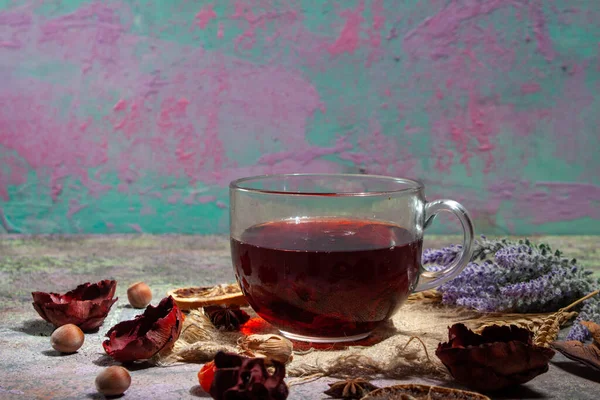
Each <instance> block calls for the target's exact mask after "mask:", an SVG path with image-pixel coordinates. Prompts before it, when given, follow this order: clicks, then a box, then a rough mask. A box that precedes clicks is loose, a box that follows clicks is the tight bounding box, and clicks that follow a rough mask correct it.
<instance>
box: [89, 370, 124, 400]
mask: <svg viewBox="0 0 600 400" xmlns="http://www.w3.org/2000/svg"><path fill="white" fill-rule="evenodd" d="M129 385H131V375H129V371H127V370H126V369H125V368H123V367H119V366H117V365H114V366H112V367H108V368H106V369H105V370H104V371H102V372H100V373H99V374H98V376H96V389H97V390H98V392H100V393H102V394H103V395H105V396H119V395H121V394H123V393H125V391H126V390H127V389H129Z"/></svg>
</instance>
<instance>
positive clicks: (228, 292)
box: [167, 283, 248, 310]
mask: <svg viewBox="0 0 600 400" xmlns="http://www.w3.org/2000/svg"><path fill="white" fill-rule="evenodd" d="M167 295H168V296H171V297H173V300H175V303H177V306H178V307H179V308H180V309H182V310H193V309H195V308H200V307H206V306H214V305H227V306H233V305H237V306H247V305H248V302H247V301H246V298H245V297H244V295H243V294H242V290H241V289H240V287H239V285H238V284H237V283H229V284H220V285H216V286H211V287H184V288H179V289H173V290H170V291H169V292H167Z"/></svg>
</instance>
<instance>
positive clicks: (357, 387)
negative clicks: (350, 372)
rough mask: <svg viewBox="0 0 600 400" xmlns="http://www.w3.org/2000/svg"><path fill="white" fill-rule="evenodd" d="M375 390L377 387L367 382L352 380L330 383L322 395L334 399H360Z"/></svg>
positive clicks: (360, 379)
mask: <svg viewBox="0 0 600 400" xmlns="http://www.w3.org/2000/svg"><path fill="white" fill-rule="evenodd" d="M375 389H378V387H377V386H375V385H373V384H372V383H370V382H369V381H367V380H365V379H363V378H354V379H346V380H345V381H338V382H333V383H330V384H329V389H327V390H326V391H325V392H323V393H325V394H326V395H328V396H330V397H333V398H334V399H360V398H362V397H364V396H366V395H367V393H369V392H371V391H373V390H375Z"/></svg>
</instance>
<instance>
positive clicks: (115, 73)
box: [0, 0, 600, 235]
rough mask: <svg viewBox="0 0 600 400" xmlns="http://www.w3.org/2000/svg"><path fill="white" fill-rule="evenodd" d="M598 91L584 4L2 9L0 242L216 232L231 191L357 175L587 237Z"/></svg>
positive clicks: (506, 224)
mask: <svg viewBox="0 0 600 400" xmlns="http://www.w3.org/2000/svg"><path fill="white" fill-rule="evenodd" d="M599 93H600V2H598V1H592V0H590V1H584V0H578V1H567V0H422V1H417V0H413V1H389V0H385V1H384V0H370V1H367V0H365V1H349V0H345V1H341V0H339V1H318V0H287V1H264V0H247V1H233V0H232V1H223V0H218V1H217V0H216V1H184V0H173V1H161V0H146V1H96V2H93V1H82V0H63V1H59V0H55V1H48V0H47V1H43V0H15V1H7V0H0V233H135V232H144V233H200V234H209V233H224V232H226V231H227V229H228V191H227V185H228V183H229V181H230V180H232V179H234V178H238V177H242V176H246V175H254V174H268V173H283V172H350V173H372V174H384V175H393V176H402V177H413V178H418V179H421V180H423V181H424V182H425V184H426V186H427V190H426V193H427V196H428V198H430V199H433V198H441V197H444V198H453V199H455V200H458V201H460V202H462V203H463V204H464V205H465V206H466V207H467V208H468V209H469V210H470V212H471V214H472V215H473V217H474V220H475V224H476V227H477V230H478V231H479V232H480V233H490V234H507V233H512V234H527V235H530V234H537V233H540V234H544V233H545V234H548V233H556V234H600V128H599V126H600V94H599ZM438 230H440V231H441V230H451V226H450V225H448V226H444V225H438Z"/></svg>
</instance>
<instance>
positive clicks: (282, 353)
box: [238, 334, 294, 365]
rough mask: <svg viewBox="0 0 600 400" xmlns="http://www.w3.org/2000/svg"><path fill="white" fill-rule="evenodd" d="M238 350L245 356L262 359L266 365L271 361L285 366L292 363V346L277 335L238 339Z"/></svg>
mask: <svg viewBox="0 0 600 400" xmlns="http://www.w3.org/2000/svg"><path fill="white" fill-rule="evenodd" d="M238 349H239V351H240V353H241V354H243V355H245V356H248V357H260V358H264V359H265V362H266V364H267V365H271V364H272V362H273V361H277V362H279V363H281V364H287V363H289V362H290V361H292V358H293V354H292V353H293V351H294V345H293V344H292V342H290V341H289V340H288V339H286V338H284V337H283V336H279V335H272V334H269V335H250V336H243V337H241V338H240V340H239V342H238Z"/></svg>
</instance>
